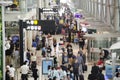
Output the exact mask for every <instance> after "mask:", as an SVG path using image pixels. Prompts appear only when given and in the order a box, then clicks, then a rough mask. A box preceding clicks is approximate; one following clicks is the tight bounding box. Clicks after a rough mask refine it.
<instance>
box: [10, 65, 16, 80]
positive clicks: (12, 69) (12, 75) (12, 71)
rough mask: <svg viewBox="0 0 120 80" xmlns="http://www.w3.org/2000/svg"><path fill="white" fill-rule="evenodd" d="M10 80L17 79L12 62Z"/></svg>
mask: <svg viewBox="0 0 120 80" xmlns="http://www.w3.org/2000/svg"><path fill="white" fill-rule="evenodd" d="M9 70H10V78H11V79H10V80H15V79H14V77H15V68H14V67H13V65H12V64H11V65H10V69H9Z"/></svg>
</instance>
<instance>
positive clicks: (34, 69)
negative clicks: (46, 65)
mask: <svg viewBox="0 0 120 80" xmlns="http://www.w3.org/2000/svg"><path fill="white" fill-rule="evenodd" d="M32 76H33V78H34V80H37V78H38V77H39V75H38V69H37V68H36V67H35V68H33V69H32Z"/></svg>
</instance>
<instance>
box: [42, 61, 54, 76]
mask: <svg viewBox="0 0 120 80" xmlns="http://www.w3.org/2000/svg"><path fill="white" fill-rule="evenodd" d="M48 66H53V60H42V74H43V75H47V74H48Z"/></svg>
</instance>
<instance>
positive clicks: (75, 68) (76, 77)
mask: <svg viewBox="0 0 120 80" xmlns="http://www.w3.org/2000/svg"><path fill="white" fill-rule="evenodd" d="M72 66H73V73H74V80H79V63H78V60H77V59H76V60H75V62H74V63H73V65H72Z"/></svg>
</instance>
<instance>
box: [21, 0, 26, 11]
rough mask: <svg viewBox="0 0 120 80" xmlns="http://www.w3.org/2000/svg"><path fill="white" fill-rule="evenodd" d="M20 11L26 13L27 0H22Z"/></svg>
mask: <svg viewBox="0 0 120 80" xmlns="http://www.w3.org/2000/svg"><path fill="white" fill-rule="evenodd" d="M20 10H21V11H22V12H26V11H27V3H26V0H20Z"/></svg>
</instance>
